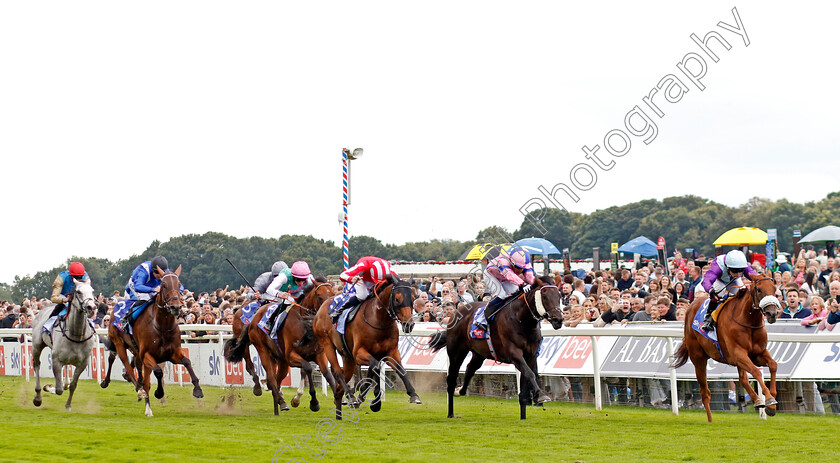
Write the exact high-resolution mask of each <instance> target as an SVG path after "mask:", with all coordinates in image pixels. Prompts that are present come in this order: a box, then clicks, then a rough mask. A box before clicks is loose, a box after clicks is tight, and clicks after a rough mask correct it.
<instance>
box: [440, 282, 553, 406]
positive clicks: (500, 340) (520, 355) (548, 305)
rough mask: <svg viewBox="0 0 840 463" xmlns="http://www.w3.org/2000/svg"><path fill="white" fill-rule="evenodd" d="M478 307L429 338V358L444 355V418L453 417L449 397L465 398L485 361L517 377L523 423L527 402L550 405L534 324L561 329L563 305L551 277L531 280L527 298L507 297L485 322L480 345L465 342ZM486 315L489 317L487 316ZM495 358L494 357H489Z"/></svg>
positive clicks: (537, 327)
mask: <svg viewBox="0 0 840 463" xmlns="http://www.w3.org/2000/svg"><path fill="white" fill-rule="evenodd" d="M483 304H484V303H482V302H473V303H470V304H468V305H466V306H464V307H462V308H459V309H458V310H457V312H456V313H455V317H454V321H453V322H452V323H451V324H450V325H449V326H448V327H447V329H446V331H439V332H438V333H435V335H434V336H433V337H432V340H431V342H430V344H429V348H431V349H432V352H437V351H438V350H440V349H442V348H444V347H446V352H447V354H448V355H449V371H448V373H447V375H446V393H447V395H448V400H449V415H448V417H449V418H454V417H455V411H454V400H453V397H454V396H455V394H458V395H466V394H467V386H469V384H470V380H471V379H472V377H473V375H474V374H475V372H476V371H477V370H478V369H479V368H481V365H482V364H483V363H484V360H485V359H488V358H491V359H493V358H494V357H495V358H494V359H495V360H496V361H499V362H503V363H510V364H513V366H514V367H516V369H517V370H519V372H520V373H522V374H521V376H520V381H519V417H520V419H523V420H524V419H525V412H526V408H525V407H527V406H528V405H530V404H531V401H532V400H534V401H535V402H536V403H538V404H541V403H543V402H549V401H551V398H550V397H549V396H548V395H547V394H546V393H545V392H544V391H543V390H542V388H541V387H540V382H539V375H538V372H537V351H538V349H539V347H540V342H542V334H541V333H540V322H541V321H542V320H543V319H548V321H549V322H551V326H552V327H554V329H560V328H562V327H563V304H562V301H561V296H560V291H559V290H558V289H557V286H556V285H555V284H554V279H553V278H552V277H551V276H544V277H541V278H537V279H536V283H535V286H534V288H532V289H531V290H530V291H528V292H527V293H521V292H520V293H519V295H518V296H515V297H512V298H511V299H510V300H509V301H507V302H506V303H505V304H504V305H503V306H502V307H501V308H500V309H499V310H498V311H497V312H496V315H495V317H493V318H492V320H490V319H489V317H488V324H489V327H490V338H489V339H490V341H491V342H492V346H493V350H492V351H491V347H490V343H488V341H487V340H486V339H473V338H472V337H470V328H471V325H472V321H473V318H474V316H475V312H476V310H477V309H478V308H479V307H481V306H482V305H483ZM488 315H489V314H488ZM470 352H472V359H471V360H470V362H469V363H468V364H467V371H466V374H465V375H464V385H463V386H461V387H460V388H456V387H455V386H456V385H457V381H458V372H459V371H460V369H461V364H463V363H464V360H465V359H466V357H467V354H469V353H470ZM494 353H495V355H494Z"/></svg>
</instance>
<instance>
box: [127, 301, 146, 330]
mask: <svg viewBox="0 0 840 463" xmlns="http://www.w3.org/2000/svg"><path fill="white" fill-rule="evenodd" d="M146 302H147V301H142V300H137V301H134V303H133V304H131V307H129V308H128V313H127V314H125V318H124V319H123V322H125V323H127V324H128V326H134V311H135V310H137V308H138V307H140V306H141V305H143V304H145V303H146Z"/></svg>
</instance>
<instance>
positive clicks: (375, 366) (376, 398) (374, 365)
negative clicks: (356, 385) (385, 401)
mask: <svg viewBox="0 0 840 463" xmlns="http://www.w3.org/2000/svg"><path fill="white" fill-rule="evenodd" d="M381 375H382V363H381V362H379V361H378V360H376V359H374V358H373V357H371V358H370V360H368V381H373V402H371V403H370V411H372V412H374V413H375V412H378V411H379V410H382V388H381V386H382V385H381V383H380V377H381ZM369 390H370V387H369V385H365V387H364V390H363V392H362V394H361V396H362V397H364V396H366V395H367V391H369ZM359 400H360V402H364V400H363V399H359Z"/></svg>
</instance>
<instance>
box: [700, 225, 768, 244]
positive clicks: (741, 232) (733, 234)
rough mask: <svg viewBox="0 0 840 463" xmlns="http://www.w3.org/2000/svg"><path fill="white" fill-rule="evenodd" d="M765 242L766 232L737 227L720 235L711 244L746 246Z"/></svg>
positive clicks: (758, 229) (752, 228)
mask: <svg viewBox="0 0 840 463" xmlns="http://www.w3.org/2000/svg"><path fill="white" fill-rule="evenodd" d="M766 242H767V232H765V231H764V230H762V229H760V228H755V227H739V228H733V229H732V230H729V231H728V232H726V233H724V234H722V235H720V237H718V239H716V240H715V242H714V243H713V244H714V245H715V246H746V245H750V244H764V243H766Z"/></svg>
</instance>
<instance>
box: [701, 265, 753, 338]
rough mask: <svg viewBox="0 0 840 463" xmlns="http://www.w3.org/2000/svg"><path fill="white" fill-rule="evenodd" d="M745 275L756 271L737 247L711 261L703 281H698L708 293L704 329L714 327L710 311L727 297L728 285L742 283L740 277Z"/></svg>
mask: <svg viewBox="0 0 840 463" xmlns="http://www.w3.org/2000/svg"><path fill="white" fill-rule="evenodd" d="M746 275H756V272H755V270H753V268H752V267H750V265H749V263H747V256H745V255H744V253H743V252H741V251H738V250H737V249H736V250H734V251H729V252H727V253H726V254H723V255H720V256H717V257H716V258H715V260H713V261H712V264H711V266H710V267H709V271H707V272H706V275H705V276H704V277H703V282H702V283H700V284H701V285H702V286H703V289H705V290H706V292H707V293H709V308H708V309H707V310H706V318H705V319H704V320H703V330H704V331H712V330H714V329H715V321H714V319H712V312H714V310H715V309H716V308H717V306H718V305H719V304H720V303H721V302H723V301H724V300H726V298H727V297H729V295H730V290H731V288H730V287H731V286H732V285H733V284H734V285H735V286H736V287H737V286H741V285H742V282H741V281H740V280H741V277H742V276H746Z"/></svg>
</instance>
